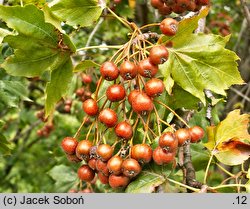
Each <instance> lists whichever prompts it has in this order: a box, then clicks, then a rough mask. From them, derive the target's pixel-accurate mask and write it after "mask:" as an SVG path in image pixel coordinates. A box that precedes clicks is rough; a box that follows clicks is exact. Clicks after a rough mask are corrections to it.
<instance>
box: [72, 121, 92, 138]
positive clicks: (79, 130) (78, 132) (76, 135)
mask: <svg viewBox="0 0 250 209" xmlns="http://www.w3.org/2000/svg"><path fill="white" fill-rule="evenodd" d="M88 119H89V117H84V118H83V120H82V123H81V125H80V127H79V128H78V130H77V132H76V133H75V135H74V136H73V137H74V138H76V139H77V138H78V137H79V134H80V132H81V130H82V127H83V126H84V124H85V122H86V121H87V120H88Z"/></svg>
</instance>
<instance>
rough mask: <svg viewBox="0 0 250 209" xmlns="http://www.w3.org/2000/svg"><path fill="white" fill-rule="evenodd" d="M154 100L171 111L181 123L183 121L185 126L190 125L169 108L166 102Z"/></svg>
mask: <svg viewBox="0 0 250 209" xmlns="http://www.w3.org/2000/svg"><path fill="white" fill-rule="evenodd" d="M155 102H157V103H158V104H160V105H162V106H164V107H165V108H166V109H168V110H169V111H170V112H172V113H173V114H174V115H175V116H176V117H177V118H178V119H179V120H180V121H181V122H182V123H184V125H185V126H186V127H188V128H190V126H189V125H188V124H187V123H186V121H185V120H183V119H182V118H181V117H180V116H179V115H178V114H177V113H176V112H175V111H174V110H173V109H172V108H170V107H169V106H167V105H166V104H164V103H162V102H161V101H158V100H155Z"/></svg>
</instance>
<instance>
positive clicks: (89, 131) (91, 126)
mask: <svg viewBox="0 0 250 209" xmlns="http://www.w3.org/2000/svg"><path fill="white" fill-rule="evenodd" d="M94 124H95V121H93V122H92V124H91V125H90V127H89V130H88V133H87V134H86V140H88V138H89V135H90V133H91V130H92V128H93V126H94Z"/></svg>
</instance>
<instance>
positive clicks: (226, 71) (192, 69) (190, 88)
mask: <svg viewBox="0 0 250 209" xmlns="http://www.w3.org/2000/svg"><path fill="white" fill-rule="evenodd" d="M206 14H207V12H201V13H200V14H199V15H198V16H196V17H192V18H189V19H184V20H183V21H181V22H180V23H179V29H178V32H177V34H176V35H175V36H173V37H163V38H162V40H161V41H163V42H168V41H172V43H173V47H172V48H169V53H170V56H169V59H168V61H167V62H166V64H164V65H163V66H161V67H160V72H161V74H162V75H163V76H164V80H165V81H168V80H170V81H171V82H170V84H169V83H167V85H166V89H167V91H168V92H169V93H171V86H173V84H172V80H174V82H175V83H177V84H178V85H179V86H180V87H182V88H183V89H184V90H185V91H187V92H189V93H191V94H192V95H194V96H195V97H197V98H199V99H200V100H201V101H202V102H203V103H204V104H205V94H204V92H203V91H204V89H209V90H211V91H213V92H215V93H217V94H220V95H223V96H226V92H225V90H227V89H228V88H229V87H230V86H231V85H233V84H243V80H242V78H241V76H240V73H239V71H238V69H237V67H238V65H237V62H236V61H237V60H238V59H239V57H238V56H237V55H236V54H235V53H234V52H233V51H230V50H228V49H226V48H225V45H226V43H227V42H228V41H229V38H230V36H226V37H221V36H218V35H214V34H202V33H199V34H194V33H193V30H194V29H195V28H196V27H197V23H198V20H199V19H200V18H203V17H205V16H206ZM165 83H166V82H165Z"/></svg>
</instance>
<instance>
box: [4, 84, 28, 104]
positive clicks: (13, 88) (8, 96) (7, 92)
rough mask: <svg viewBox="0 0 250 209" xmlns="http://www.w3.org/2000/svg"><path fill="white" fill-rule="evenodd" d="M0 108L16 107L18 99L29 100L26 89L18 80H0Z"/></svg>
mask: <svg viewBox="0 0 250 209" xmlns="http://www.w3.org/2000/svg"><path fill="white" fill-rule="evenodd" d="M0 89H1V91H0V98H1V99H0V109H1V106H2V107H4V108H10V107H17V106H18V103H19V101H20V100H25V101H31V100H30V99H29V98H28V97H27V96H28V90H27V88H26V87H25V86H24V84H23V83H22V82H20V81H7V80H1V81H0Z"/></svg>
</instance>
